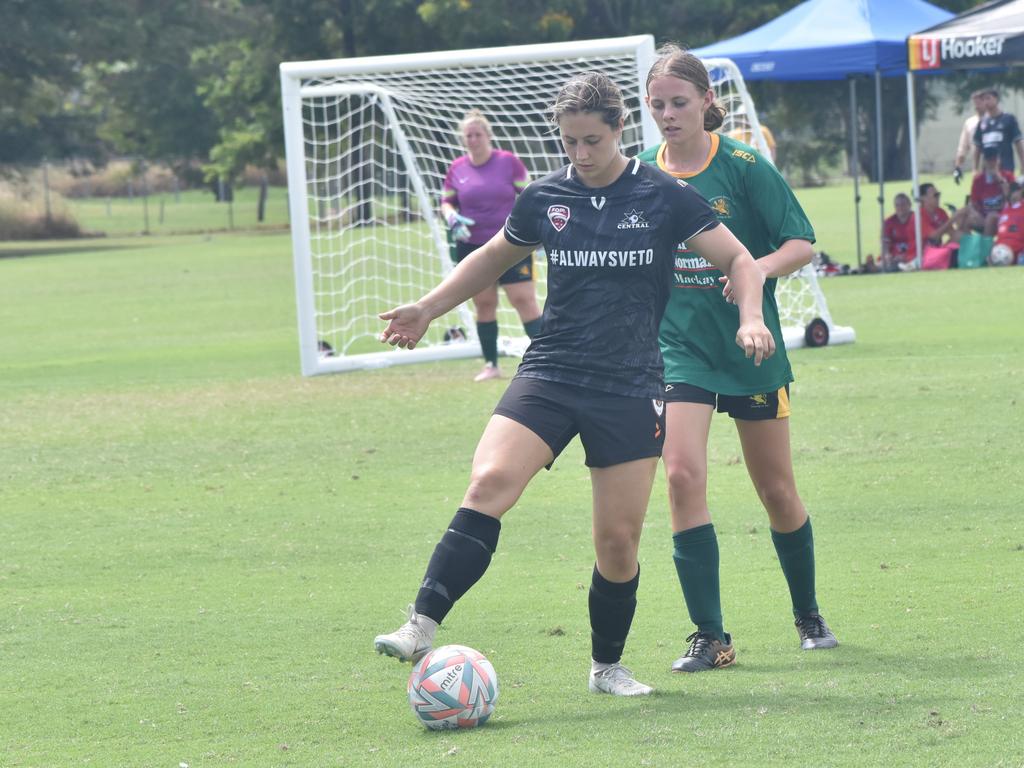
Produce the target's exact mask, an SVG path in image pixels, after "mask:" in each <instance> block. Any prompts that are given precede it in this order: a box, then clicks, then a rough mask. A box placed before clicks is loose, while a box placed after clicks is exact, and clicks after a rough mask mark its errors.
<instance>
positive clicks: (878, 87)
mask: <svg viewBox="0 0 1024 768" xmlns="http://www.w3.org/2000/svg"><path fill="white" fill-rule="evenodd" d="M952 17H953V14H952V13H950V12H949V11H946V10H944V9H942V8H938V7H936V6H934V5H932V4H930V3H927V2H925V1H924V0H807V2H804V3H801V4H800V5H798V6H796V7H795V8H793V9H791V10H789V11H787V12H786V13H784V14H782V15H781V16H779V17H778V18H776V19H773V20H772V21H769V22H768V23H767V24H764V25H763V26H760V27H758V28H757V29H754V30H751V31H750V32H746V33H744V34H742V35H739V36H738V37H734V38H731V39H729V40H722V41H721V42H718V43H715V44H713V45H708V46H705V47H703V48H697V49H695V50H694V51H693V53H695V54H696V55H697V56H700V57H701V58H711V57H716V56H721V57H726V58H729V59H732V60H733V61H734V62H736V65H737V66H738V67H739V69H740V72H742V74H743V77H744V79H746V80H844V79H847V78H849V81H850V125H851V131H850V132H851V145H852V146H851V151H850V172H851V174H852V175H853V185H854V211H855V215H856V221H857V263H858V264H860V260H861V243H860V174H859V169H858V167H857V166H858V163H857V160H856V158H857V156H858V155H857V131H856V130H854V123H855V119H854V116H855V115H856V114H857V81H856V79H855V78H856V76H858V75H874V78H875V122H876V126H875V131H876V133H877V137H878V138H877V140H876V142H875V144H876V147H877V150H878V151H877V163H878V183H879V187H878V203H879V212H880V217H881V219H882V220H883V221H884V219H885V182H884V172H883V171H884V169H883V167H882V147H881V136H882V110H881V102H882V78H883V77H891V76H897V75H903V74H905V73H906V72H907V37H908V36H909V35H911V34H912V33H914V32H916V31H918V30H920V29H924V28H925V27H929V26H933V25H935V24H940V23H942V22H944V21H946V20H947V19H950V18H952Z"/></svg>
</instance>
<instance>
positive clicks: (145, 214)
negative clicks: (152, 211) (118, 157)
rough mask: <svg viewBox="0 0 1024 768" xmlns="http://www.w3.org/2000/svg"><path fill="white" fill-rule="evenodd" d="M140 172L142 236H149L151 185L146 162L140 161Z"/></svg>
mask: <svg viewBox="0 0 1024 768" xmlns="http://www.w3.org/2000/svg"><path fill="white" fill-rule="evenodd" d="M139 170H140V171H141V172H142V221H143V225H142V226H143V229H142V234H144V235H148V234H149V184H148V183H147V182H146V161H145V160H140V161H139Z"/></svg>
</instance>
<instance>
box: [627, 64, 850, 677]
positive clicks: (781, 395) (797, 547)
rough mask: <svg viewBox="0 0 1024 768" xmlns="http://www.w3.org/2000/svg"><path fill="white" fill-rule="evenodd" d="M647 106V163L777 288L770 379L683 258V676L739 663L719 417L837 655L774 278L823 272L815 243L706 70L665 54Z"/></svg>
mask: <svg viewBox="0 0 1024 768" xmlns="http://www.w3.org/2000/svg"><path fill="white" fill-rule="evenodd" d="M646 101H647V106H648V108H649V109H650V110H651V114H652V115H653V117H654V119H655V121H656V122H657V124H658V128H659V129H660V130H661V133H662V136H663V137H664V141H663V143H662V144H661V145H660V146H659V147H656V148H652V149H648V150H647V151H645V152H644V153H643V154H641V155H640V159H641V160H645V161H647V162H650V163H654V164H656V165H658V167H660V168H661V169H662V170H663V171H666V172H667V173H669V174H671V175H673V176H675V177H677V178H680V179H685V180H686V181H687V182H688V183H690V184H692V185H693V186H694V187H696V188H697V190H698V191H699V192H700V193H701V194H703V195H704V197H705V199H707V201H708V202H709V203H710V204H711V207H712V208H713V209H714V210H715V212H716V213H717V215H718V218H719V220H720V221H721V222H722V223H723V224H726V225H727V226H728V227H729V229H731V230H732V231H733V232H734V233H735V234H736V237H737V238H738V239H739V240H740V242H742V243H743V244H744V245H745V246H747V249H748V250H749V251H750V253H751V255H753V256H754V258H755V259H756V260H757V264H758V266H759V267H760V268H761V271H762V272H763V273H764V275H765V278H766V280H765V284H764V297H763V315H764V320H765V324H766V325H767V326H768V327H769V328H770V329H771V331H772V335H773V336H774V337H775V345H776V349H777V352H776V354H775V355H774V357H772V358H770V359H768V360H765V361H764V362H763V363H762V364H761V365H760V366H758V367H755V366H753V365H751V364H750V361H749V360H747V359H745V358H744V357H743V356H742V354H740V355H736V354H734V349H732V348H730V347H735V343H734V342H733V337H734V336H735V333H736V324H737V321H738V315H737V312H736V307H735V305H734V304H732V303H731V300H732V286H731V284H730V283H729V281H728V279H726V278H725V277H723V276H722V273H721V272H720V271H718V270H717V269H715V268H714V266H712V265H711V264H709V263H707V262H706V261H705V260H704V259H702V258H700V257H699V256H698V255H697V254H695V253H692V252H690V251H689V250H687V249H686V244H685V243H682V244H680V246H679V249H678V250H677V252H676V264H675V273H674V275H673V284H672V291H671V296H670V299H669V304H668V307H667V309H666V311H665V315H664V319H663V320H662V324H661V338H660V341H661V350H662V355H663V357H664V360H665V390H666V391H665V401H666V409H667V422H666V439H665V448H664V461H665V469H666V473H667V475H668V492H669V505H670V507H671V513H672V530H673V536H672V538H673V542H674V545H675V546H674V552H673V558H674V560H675V565H676V570H677V571H678V574H679V582H680V584H681V585H682V588H683V596H684V598H685V600H686V606H687V609H688V611H689V614H690V619H691V620H692V621H693V623H694V624H696V626H697V631H696V632H694V633H693V634H692V635H690V636H689V637H688V638H687V640H688V641H689V643H690V645H689V648H688V649H687V650H686V652H685V654H684V655H683V656H682V657H681V658H679V659H677V660H676V662H675V663H674V664H673V665H672V669H673V670H674V671H677V672H701V671H704V670H709V669H716V668H718V667H725V666H728V665H729V664H732V663H733V662H734V661H735V660H736V652H735V650H734V649H733V646H732V638H731V637H730V635H729V634H728V633H726V632H725V629H724V625H723V621H722V603H721V595H720V590H719V574H718V571H719V556H718V540H717V538H716V536H715V529H714V526H713V524H712V523H711V516H710V514H709V512H708V504H707V442H708V433H709V431H710V427H711V417H712V414H713V413H714V411H715V409H716V407H717V410H718V412H719V413H728V414H729V415H730V416H731V417H732V418H733V420H734V422H735V424H736V429H737V431H738V432H739V437H740V444H741V446H742V448H743V457H744V460H745V462H746V465H747V470H748V472H749V473H750V478H751V480H752V481H753V483H754V487H755V488H756V489H757V494H758V496H759V497H760V499H761V502H762V504H764V507H765V509H766V510H767V512H768V519H769V521H770V524H771V534H772V542H773V543H774V544H775V550H776V552H777V553H778V556H779V562H780V564H781V565H782V571H783V573H784V574H785V577H786V581H787V582H788V584H789V591H790V597H791V598H792V603H793V614H794V616H795V617H796V627H797V631H798V633H799V635H800V642H801V647H802V648H803V649H804V650H811V649H816V648H833V647H835V646H836V645H837V641H836V637H835V635H834V634H832V632H831V631H830V630H829V628H828V625H826V624H825V620H824V619H823V618H822V617H821V614H820V613H818V603H817V600H816V596H815V584H814V539H813V536H812V533H811V521H810V519H809V518H808V516H807V511H806V510H805V509H804V505H803V502H802V501H801V500H800V496H799V494H798V493H797V490H796V482H795V480H794V478H793V464H792V458H791V454H790V444H789V418H788V417H789V413H790V409H789V383H790V382H791V381H792V380H793V373H792V370H791V368H790V365H789V360H788V358H787V357H786V351H785V347H784V346H783V340H782V331H781V327H780V323H779V311H778V307H777V306H776V303H775V283H776V278H778V277H781V276H783V275H787V274H789V273H790V272H792V271H794V270H795V269H798V268H800V267H802V266H803V265H805V264H807V263H808V262H809V261H810V260H811V256H812V255H813V250H812V247H811V244H812V243H813V242H814V230H813V229H812V228H811V225H810V223H809V222H808V220H807V217H806V216H805V215H804V212H803V210H802V209H801V207H800V203H799V202H797V200H796V197H795V196H794V195H793V192H792V190H790V188H789V186H788V185H787V184H786V182H785V180H784V179H783V178H782V176H781V175H780V174H779V173H778V171H776V170H775V168H774V166H772V164H771V163H769V162H767V161H766V160H765V159H764V158H763V157H762V156H761V155H759V154H758V153H757V152H756V151H755V150H753V149H752V148H751V147H749V146H747V145H746V144H742V143H740V142H738V141H735V140H734V139H730V138H728V137H727V136H721V135H719V134H717V133H712V131H714V130H715V129H716V128H718V127H719V126H721V125H722V121H723V118H724V116H725V112H724V110H723V109H722V107H721V106H720V105H719V104H717V103H716V102H715V94H714V91H712V90H711V88H710V87H709V82H708V73H707V70H706V69H705V67H704V64H703V62H701V60H700V59H699V58H697V57H696V56H694V55H693V54H691V53H688V52H686V51H684V50H682V49H681V48H678V47H676V46H674V45H670V46H666V47H664V48H662V49H661V50H660V51H659V56H658V58H657V60H656V61H655V63H654V66H653V67H652V68H651V71H650V73H649V74H648V76H647V99H646Z"/></svg>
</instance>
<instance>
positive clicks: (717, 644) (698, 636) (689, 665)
mask: <svg viewBox="0 0 1024 768" xmlns="http://www.w3.org/2000/svg"><path fill="white" fill-rule="evenodd" d="M686 641H687V642H688V643H689V644H690V647H689V648H687V649H686V653H684V654H683V655H682V656H680V657H679V658H678V659H676V660H675V661H674V662H672V671H673V672H706V671H708V670H709V669H721V668H722V667H728V666H729V665H730V664H735V663H736V650H735V649H734V648H733V647H732V636H731V635H730V634H728V633H726V635H725V642H724V643H723V642H722V641H721V640H719V639H718V638H717V637H715V636H714V635H712V634H710V633H708V632H700V631H698V632H694V633H693V634H692V635H690V636H689V637H688V638H686Z"/></svg>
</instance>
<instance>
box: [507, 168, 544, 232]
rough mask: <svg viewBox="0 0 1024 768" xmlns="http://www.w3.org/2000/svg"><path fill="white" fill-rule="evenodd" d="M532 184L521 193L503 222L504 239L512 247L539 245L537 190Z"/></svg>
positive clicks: (535, 185)
mask: <svg viewBox="0 0 1024 768" xmlns="http://www.w3.org/2000/svg"><path fill="white" fill-rule="evenodd" d="M539 187H540V184H538V183H536V182H535V183H533V184H531V185H530V186H528V187H527V188H526V189H524V190H523V191H522V193H521V194H520V195H519V196H518V197H517V198H516V202H515V205H513V206H512V213H510V214H509V215H508V218H507V219H506V220H505V239H506V240H508V241H509V242H510V243H512V245H527V246H532V245H540V225H541V214H540V211H538V210H537V206H538V202H537V190H538V188H539Z"/></svg>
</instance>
